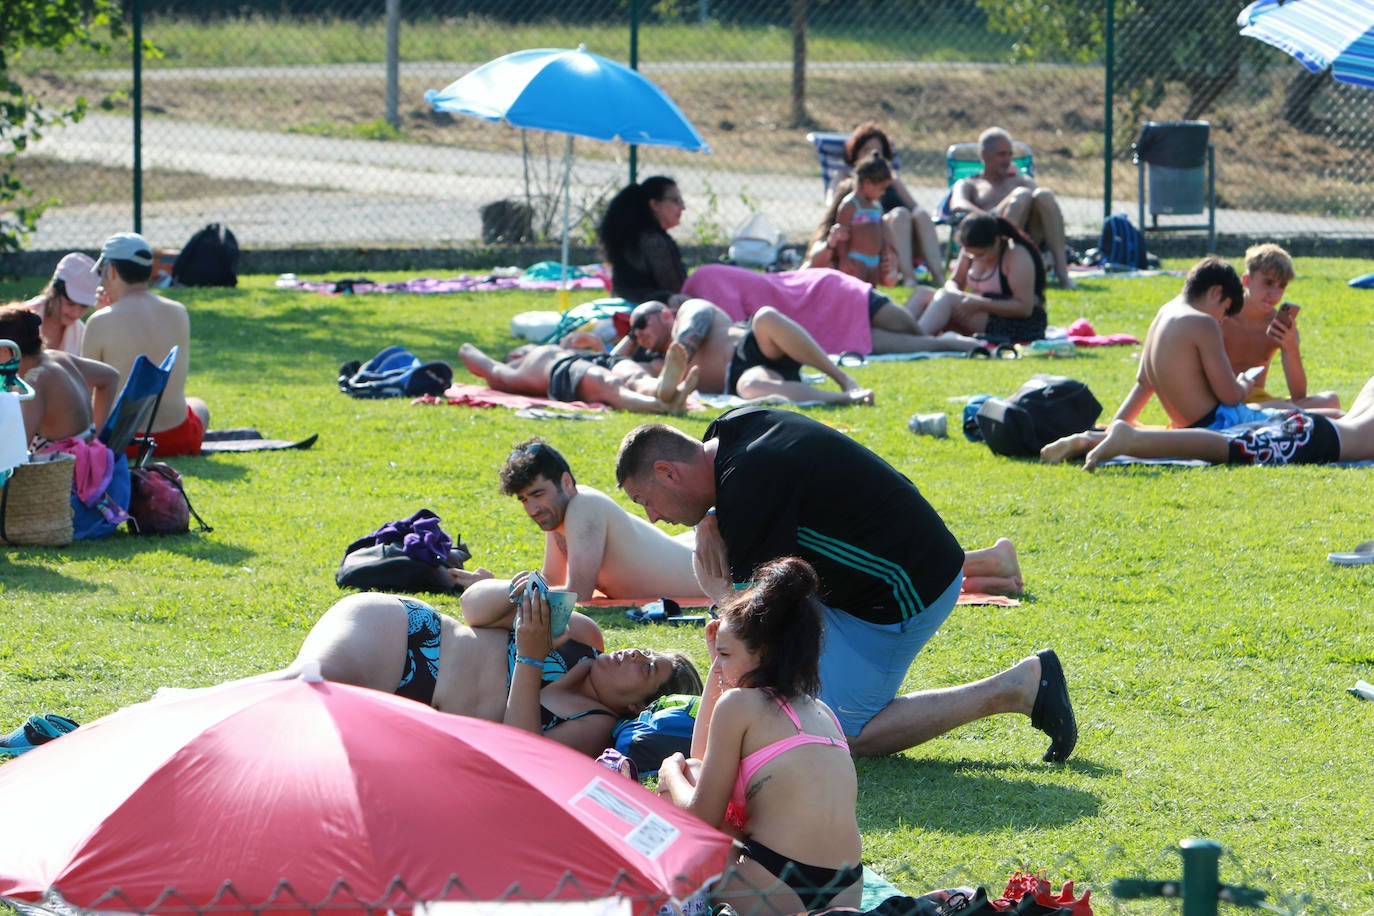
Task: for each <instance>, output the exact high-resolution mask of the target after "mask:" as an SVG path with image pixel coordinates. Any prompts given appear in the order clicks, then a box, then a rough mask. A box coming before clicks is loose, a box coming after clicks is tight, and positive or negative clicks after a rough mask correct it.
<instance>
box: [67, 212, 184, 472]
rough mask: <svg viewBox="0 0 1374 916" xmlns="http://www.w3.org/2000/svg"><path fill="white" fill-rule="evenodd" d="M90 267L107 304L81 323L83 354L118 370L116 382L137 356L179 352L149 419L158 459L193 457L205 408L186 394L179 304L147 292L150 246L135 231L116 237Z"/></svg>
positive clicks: (155, 357)
mask: <svg viewBox="0 0 1374 916" xmlns="http://www.w3.org/2000/svg"><path fill="white" fill-rule="evenodd" d="M92 269H93V270H94V271H95V273H96V275H97V276H98V277H99V279H100V282H101V284H102V285H103V286H104V287H105V292H106V295H107V296H108V297H109V301H110V304H109V305H108V306H106V307H105V308H102V309H100V310H99V311H97V312H96V313H95V314H94V315H92V316H91V317H90V320H89V321H87V322H86V344H85V351H84V352H85V355H86V356H88V357H90V358H92V359H98V360H100V361H101V362H105V363H109V364H110V365H111V366H114V367H115V368H116V369H118V370H119V377H120V380H121V384H122V383H123V380H124V379H127V378H128V377H129V371H130V369H132V368H133V365H134V360H135V359H137V358H138V356H139V355H140V354H141V355H145V356H147V357H148V359H150V360H152V361H153V362H154V363H160V362H162V360H163V359H165V358H166V356H167V354H168V352H170V351H171V349H172V347H178V348H180V349H179V350H178V356H177V361H176V365H174V366H173V367H172V375H171V378H169V379H168V380H167V389H166V390H165V391H164V392H163V394H162V403H161V404H160V405H158V409H157V415H156V416H155V417H154V418H153V437H154V438H155V439H156V440H157V456H158V457H159V458H165V457H168V456H172V455H199V454H200V444H201V440H202V438H203V437H204V435H205V428H206V426H207V425H208V424H209V422H210V410H209V408H208V407H206V406H205V402H204V401H202V400H200V399H199V398H188V397H187V396H186V376H187V373H188V370H189V368H190V365H191V319H190V316H189V315H187V313H186V307H185V306H184V305H182V304H181V303H180V302H174V301H172V300H171V299H164V298H163V297H162V296H158V295H156V294H154V293H152V292H151V291H150V290H149V289H148V281H149V279H150V278H151V277H152V273H153V249H152V246H150V245H149V244H148V242H147V240H145V239H144V238H143V236H141V235H138V234H137V233H133V232H120V233H116V234H115V235H112V236H110V237H109V238H108V239H106V240H105V245H104V247H103V248H102V249H101V250H100V257H99V259H97V260H96V262H95V267H94V268H92Z"/></svg>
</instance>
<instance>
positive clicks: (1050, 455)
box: [1040, 257, 1270, 464]
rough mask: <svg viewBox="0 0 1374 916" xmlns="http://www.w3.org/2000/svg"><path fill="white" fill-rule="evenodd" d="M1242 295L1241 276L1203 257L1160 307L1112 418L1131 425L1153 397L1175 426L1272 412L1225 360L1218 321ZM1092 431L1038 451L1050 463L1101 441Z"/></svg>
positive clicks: (1203, 425)
mask: <svg viewBox="0 0 1374 916" xmlns="http://www.w3.org/2000/svg"><path fill="white" fill-rule="evenodd" d="M1244 298H1245V290H1244V287H1242V286H1241V283H1240V277H1238V276H1236V271H1235V269H1234V268H1233V267H1231V265H1230V264H1227V263H1226V262H1225V261H1223V260H1222V259H1221V258H1216V257H1208V258H1203V259H1202V260H1201V261H1199V262H1198V263H1197V264H1195V265H1193V269H1192V270H1190V271H1188V276H1187V278H1186V279H1185V280H1184V282H1183V292H1182V293H1181V294H1180V295H1178V296H1175V297H1174V298H1173V299H1171V300H1169V301H1168V302H1166V303H1164V305H1162V306H1160V309H1159V311H1158V312H1157V313H1156V314H1155V317H1154V320H1153V321H1152V322H1150V330H1149V331H1148V332H1146V334H1145V345H1144V346H1143V347H1142V348H1141V352H1140V369H1139V371H1138V372H1137V375H1136V381H1135V385H1134V386H1132V388H1131V392H1130V394H1128V395H1127V396H1126V400H1125V401H1123V402H1122V403H1121V406H1120V407H1119V408H1117V411H1116V414H1115V415H1114V416H1113V417H1112V419H1113V421H1116V420H1120V421H1122V422H1124V423H1127V424H1130V425H1134V424H1135V422H1136V419H1137V418H1138V417H1139V416H1140V412H1141V411H1142V410H1143V409H1144V408H1145V405H1146V404H1147V403H1148V402H1149V400H1150V396H1151V395H1154V394H1157V395H1159V404H1160V406H1161V407H1163V408H1164V412H1165V413H1166V414H1168V416H1169V425H1170V426H1171V427H1173V428H1175V429H1212V430H1221V429H1226V428H1228V427H1232V426H1238V425H1240V424H1242V423H1251V422H1254V421H1256V420H1263V419H1265V418H1267V417H1268V416H1269V415H1270V414H1269V413H1267V412H1265V411H1261V410H1256V409H1254V408H1251V407H1247V406H1246V404H1245V402H1246V400H1247V399H1248V398H1249V395H1250V388H1251V382H1250V381H1249V380H1248V379H1246V378H1244V376H1243V375H1236V374H1235V373H1234V371H1233V370H1232V367H1231V361H1230V360H1229V359H1228V358H1227V357H1226V346H1225V344H1224V343H1223V342H1222V337H1221V319H1222V317H1223V316H1226V315H1234V314H1235V313H1236V312H1238V311H1240V308H1241V303H1242V301H1243V300H1244ZM1103 435H1104V434H1103V433H1102V432H1100V431H1093V430H1089V431H1088V432H1085V433H1078V434H1076V435H1073V436H1066V437H1065V438H1063V439H1060V440H1058V441H1056V442H1051V443H1050V444H1049V445H1047V446H1045V447H1044V448H1043V449H1041V451H1040V460H1041V461H1043V462H1046V463H1048V464H1054V463H1056V462H1059V461H1063V460H1064V459H1066V458H1071V457H1075V456H1078V455H1081V454H1083V453H1085V452H1086V451H1087V450H1088V449H1090V448H1092V447H1093V446H1095V445H1096V444H1097V443H1098V442H1100V441H1102V437H1103Z"/></svg>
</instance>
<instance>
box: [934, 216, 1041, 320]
mask: <svg viewBox="0 0 1374 916" xmlns="http://www.w3.org/2000/svg"><path fill="white" fill-rule="evenodd" d="M958 238H959V244H960V246H961V247H962V249H963V251H962V252H961V253H960V255H959V259H958V261H957V262H956V264H955V267H954V273H953V274H952V275H951V276H950V278H949V282H947V283H946V284H945V285H944V287H943V288H941V289H939V290H930V291H928V293H927V295H925V296H924V297H922V296H919V295H917V296H913V297H912V298H911V301H910V302H908V303H907V305H908V307H910V308H911V309H912V310H913V312H915V314H916V321H917V323H918V324H919V325H920V326H921V332H922V333H923V334H929V335H935V334H941V333H943V332H945V331H957V332H959V333H960V334H977V335H979V336H982V337H985V338H987V339H989V340H994V341H997V342H999V343H1023V342H1026V341H1031V340H1039V339H1041V338H1042V337H1044V336H1045V326H1046V324H1047V316H1046V314H1045V262H1044V260H1043V259H1042V258H1041V257H1040V250H1039V249H1038V248H1036V247H1035V243H1034V242H1032V241H1031V240H1030V238H1029V237H1028V236H1027V235H1026V234H1025V233H1024V232H1022V231H1021V229H1020V228H1019V227H1018V226H1016V225H1015V224H1014V223H1012V222H1009V221H1008V220H1005V219H1003V218H1001V217H999V216H992V215H989V214H986V213H978V214H974V215H972V216H969V217H967V218H965V219H964V221H963V222H962V223H960V224H959V235H958Z"/></svg>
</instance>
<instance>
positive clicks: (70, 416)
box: [21, 350, 108, 442]
mask: <svg viewBox="0 0 1374 916" xmlns="http://www.w3.org/2000/svg"><path fill="white" fill-rule="evenodd" d="M106 371H108V370H106ZM24 380H25V381H26V382H28V383H29V384H30V385H32V386H33V389H34V398H33V400H32V401H25V402H22V404H21V407H22V409H23V413H24V425H25V428H26V430H27V432H28V434H29V436H30V438H32V437H33V436H35V435H37V436H41V437H43V438H44V439H47V440H49V441H54V442H55V441H57V440H58V439H66V438H68V437H69V436H77V435H80V434H82V433H84V432H86V431H87V430H88V429H90V427H91V424H92V423H93V422H94V416H93V414H92V411H91V391H90V388H89V387H88V385H87V382H86V379H85V377H84V376H83V375H82V374H81V369H80V367H79V365H78V364H77V362H76V360H75V358H73V357H72V356H70V355H68V354H66V353H63V352H62V351H60V350H45V351H43V353H42V355H41V357H40V360H39V363H38V365H37V366H35V367H34V368H33V369H30V370H29V371H28V372H27V373H26V374H25V376H24Z"/></svg>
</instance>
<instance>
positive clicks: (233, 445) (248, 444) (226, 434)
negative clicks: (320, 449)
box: [200, 426, 320, 455]
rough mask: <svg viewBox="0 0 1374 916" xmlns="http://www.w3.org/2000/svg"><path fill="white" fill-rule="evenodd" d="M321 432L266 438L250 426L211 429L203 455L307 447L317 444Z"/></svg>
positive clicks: (203, 448)
mask: <svg viewBox="0 0 1374 916" xmlns="http://www.w3.org/2000/svg"><path fill="white" fill-rule="evenodd" d="M319 438H320V434H319V433H316V434H315V435H313V436H307V437H305V438H304V439H295V440H292V439H264V438H263V435H262V433H260V432H258V431H257V430H256V429H251V428H249V427H246V426H245V427H239V428H235V429H211V430H207V431H206V433H205V438H204V439H202V440H201V443H200V453H201V454H202V455H213V454H216V453H218V452H275V451H281V450H284V449H307V448H310V446H312V445H314V444H315V440H317V439H319Z"/></svg>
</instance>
